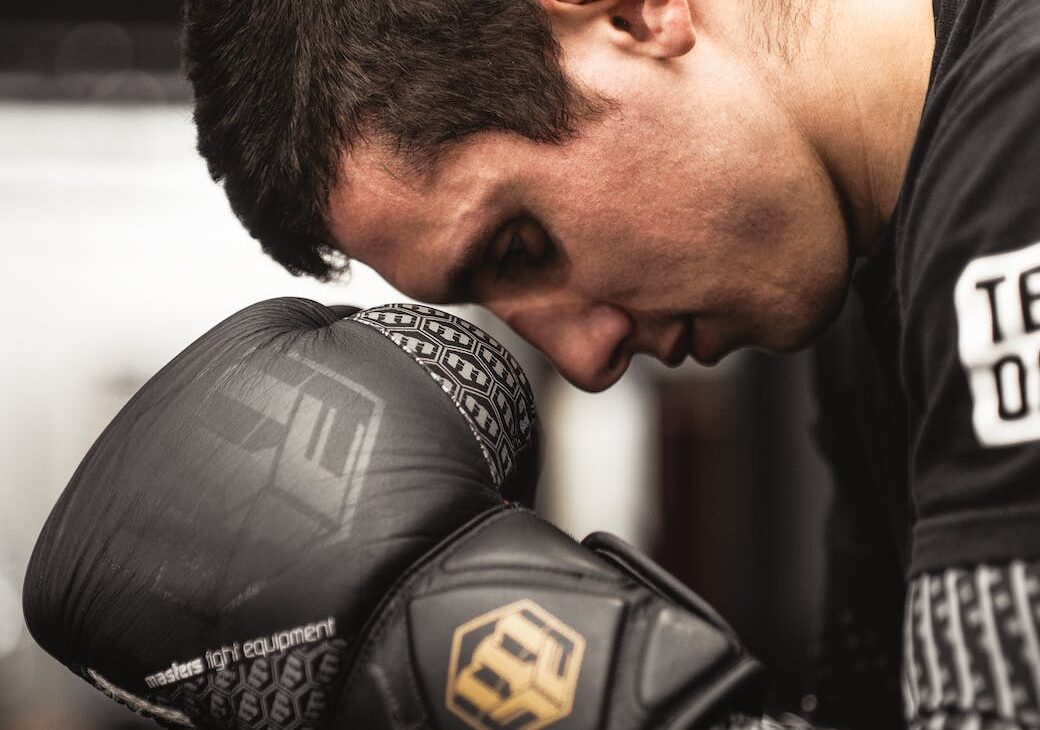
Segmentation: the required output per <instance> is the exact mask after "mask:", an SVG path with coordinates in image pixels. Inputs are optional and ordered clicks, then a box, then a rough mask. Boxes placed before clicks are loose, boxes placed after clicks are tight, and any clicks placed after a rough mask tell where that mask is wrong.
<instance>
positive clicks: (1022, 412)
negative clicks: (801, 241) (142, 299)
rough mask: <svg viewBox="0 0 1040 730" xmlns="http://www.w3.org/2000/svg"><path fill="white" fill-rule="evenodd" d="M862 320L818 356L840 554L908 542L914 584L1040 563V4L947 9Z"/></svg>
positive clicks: (852, 313)
mask: <svg viewBox="0 0 1040 730" xmlns="http://www.w3.org/2000/svg"><path fill="white" fill-rule="evenodd" d="M847 310H848V311H846V312H845V313H844V314H843V321H841V322H839V323H838V325H836V327H835V331H834V332H832V333H830V334H829V335H828V337H827V338H825V341H824V342H823V343H821V346H820V348H819V361H818V373H819V380H820V398H821V422H820V435H821V439H822V444H823V447H824V450H825V452H826V453H827V454H828V455H829V456H830V458H831V461H832V463H833V464H834V469H835V473H836V477H837V479H836V481H837V483H838V500H837V509H838V514H837V516H836V521H835V525H834V530H833V533H834V534H833V539H834V541H835V542H836V543H837V546H838V550H839V552H841V551H843V550H844V551H851V552H853V553H855V552H857V551H864V550H867V549H868V548H869V549H873V548H874V547H877V549H878V550H881V551H884V550H886V549H887V548H885V547H884V546H883V545H882V543H883V542H885V541H888V540H892V544H894V546H895V550H896V555H897V559H898V562H899V563H901V564H902V566H903V568H904V571H905V572H906V573H907V574H909V575H914V574H917V573H920V572H924V571H930V570H936V569H940V568H944V567H948V566H955V565H964V564H974V563H980V562H990V561H1000V562H1006V561H1009V560H1012V559H1015V558H1037V557H1040V3H1037V2H1035V0H943V2H941V3H938V2H937V3H936V50H935V58H934V61H933V69H932V78H931V82H930V85H929V90H928V94H927V97H926V101H925V106H924V111H923V115H922V120H921V125H920V129H919V131H918V135H917V139H916V141H915V144H914V148H913V151H912V154H911V158H910V162H909V168H908V174H907V176H906V179H905V182H904V185H903V189H902V191H901V193H900V198H899V202H898V205H897V207H896V210H895V214H894V216H893V219H892V222H891V226H890V229H889V231H888V233H887V235H886V237H885V239H884V240H882V241H881V242H880V243H879V245H878V246H877V248H876V252H875V253H874V254H873V255H872V257H871V259H870V260H868V261H865V262H863V263H862V265H861V266H860V267H859V269H858V271H857V272H856V275H855V277H854V283H853V290H852V293H851V296H850V302H849V304H848V307H847ZM843 512H848V513H850V514H849V515H846V516H844V517H843V516H842V513H843ZM843 520H845V521H847V523H848V524H843V522H842V521H843ZM870 523H873V524H870Z"/></svg>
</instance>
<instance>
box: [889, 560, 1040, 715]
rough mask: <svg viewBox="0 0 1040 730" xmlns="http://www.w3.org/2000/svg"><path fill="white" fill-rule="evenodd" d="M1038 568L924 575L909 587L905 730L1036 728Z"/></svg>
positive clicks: (1039, 706) (1039, 707)
mask: <svg viewBox="0 0 1040 730" xmlns="http://www.w3.org/2000/svg"><path fill="white" fill-rule="evenodd" d="M1038 621H1040V565H1038V564H1033V563H1026V562H1022V561H1015V562H1012V563H1010V564H1005V565H998V566H992V565H982V566H977V567H975V568H971V569H961V568H950V569H947V570H944V571H941V572H932V573H926V574H924V575H921V576H919V577H917V578H916V579H915V580H913V581H912V582H911V584H910V587H909V590H908V592H907V599H906V612H905V617H904V634H903V652H904V656H903V698H904V703H905V709H906V716H907V723H908V725H909V727H910V728H912V730H918V729H920V730H925V729H928V730H960V729H961V728H964V729H965V730H967V729H969V728H971V729H974V730H1004V729H1005V728H1007V729H1008V730H1011V729H1012V728H1040V643H1038V633H1040V632H1038V626H1037V624H1038Z"/></svg>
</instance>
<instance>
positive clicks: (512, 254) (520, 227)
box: [495, 217, 555, 283]
mask: <svg viewBox="0 0 1040 730" xmlns="http://www.w3.org/2000/svg"><path fill="white" fill-rule="evenodd" d="M554 250H555V247H554V246H553V244H552V242H551V241H550V240H549V236H548V234H547V233H546V232H545V229H543V228H542V226H541V224H539V223H538V222H537V221H536V220H534V219H533V218H529V217H525V218H522V219H520V220H518V221H516V223H514V224H513V225H511V226H510V227H509V230H508V231H506V232H505V235H504V236H503V237H502V239H501V242H500V243H499V252H498V255H497V257H496V259H495V276H496V279H497V280H498V281H505V282H514V283H518V282H520V281H522V280H524V279H526V277H527V276H528V275H530V274H531V273H533V272H535V271H538V272H542V271H543V270H544V269H545V268H546V267H548V266H551V264H552V260H553V251H554Z"/></svg>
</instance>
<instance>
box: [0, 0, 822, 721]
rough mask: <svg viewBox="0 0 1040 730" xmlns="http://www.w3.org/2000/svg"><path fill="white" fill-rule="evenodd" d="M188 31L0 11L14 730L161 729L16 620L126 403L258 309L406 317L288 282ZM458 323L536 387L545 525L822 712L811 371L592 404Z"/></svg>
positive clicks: (718, 371)
mask: <svg viewBox="0 0 1040 730" xmlns="http://www.w3.org/2000/svg"><path fill="white" fill-rule="evenodd" d="M178 12H179V9H178V3H177V2H176V0H150V1H149V2H147V3H141V2H131V1H130V0H127V1H125V2H123V1H117V0H107V1H102V0H51V2H49V3H47V4H40V3H35V2H28V1H27V0H5V2H4V3H2V4H0V309H2V311H3V315H2V319H0V321H2V323H3V340H2V341H3V342H4V356H3V357H2V358H0V505H3V506H2V507H0V728H2V729H3V730H15V729H17V730H27V729H29V728H61V729H62V730H76V729H79V728H91V729H97V730H108V729H115V728H134V727H151V725H150V724H149V723H145V722H144V721H141V720H139V719H138V718H136V717H135V716H133V715H131V714H130V713H128V712H126V711H125V710H123V708H121V707H119V706H117V705H115V704H114V703H110V702H109V701H107V700H105V699H104V698H102V697H101V696H100V695H98V694H97V693H96V692H95V691H94V690H93V689H91V688H90V687H88V686H87V685H86V684H85V683H84V682H82V681H81V680H79V679H78V678H76V677H74V676H73V675H72V674H71V673H69V672H68V671H66V670H65V669H64V668H62V667H60V666H59V665H57V663H56V662H54V661H53V660H51V659H49V658H48V657H47V656H46V655H44V654H43V653H42V652H41V651H39V650H38V649H36V648H35V646H34V644H33V642H32V640H31V639H30V637H29V636H28V634H27V633H26V631H25V629H24V623H23V621H22V617H21V596H20V594H21V583H22V579H23V574H24V568H25V564H26V562H27V560H28V557H29V554H30V552H31V550H32V546H33V542H34V540H35V537H36V534H37V533H38V531H39V529H40V527H41V526H42V524H43V521H44V520H45V518H46V516H47V513H48V511H49V510H50V508H51V506H52V505H53V503H54V501H55V500H56V499H57V497H58V495H59V494H60V492H61V490H62V489H63V487H64V485H65V483H66V482H67V480H68V479H69V477H70V476H71V474H72V472H73V470H74V469H75V467H76V465H77V463H78V462H79V460H80V459H81V458H82V456H83V455H84V454H85V452H86V450H87V449H88V448H89V446H90V444H91V442H92V441H93V439H94V438H95V437H96V436H97V434H98V433H99V432H100V430H101V429H102V428H103V427H104V425H105V424H106V423H107V422H108V421H109V419H111V418H112V416H113V415H115V413H116V411H117V410H118V409H119V408H120V407H121V406H122V404H123V403H124V402H125V401H126V400H127V399H128V398H129V397H130V396H131V394H132V393H133V392H134V391H135V390H136V389H137V388H138V387H139V386H140V385H141V384H143V383H144V381H145V380H146V379H147V378H148V377H150V376H151V375H152V374H153V373H154V372H155V371H156V370H158V368H159V367H161V366H162V365H163V364H165V362H166V361H167V360H169V359H170V358H171V357H172V356H173V355H175V354H176V353H177V352H178V351H180V350H181V349H182V348H183V347H185V346H186V345H187V344H188V343H190V342H191V341H192V340H193V339H194V338H195V337H197V336H198V335H200V334H202V333H203V332H204V331H205V330H207V329H208V328H209V327H210V326H212V325H213V324H215V323H216V322H217V321H219V320H220V319H222V318H223V317H225V316H227V315H228V314H230V313H232V312H234V311H236V310H237V309H240V308H241V307H243V306H245V305H247V304H250V303H252V302H254V301H257V300H260V299H264V298H268V297H272V296H282V295H297V296H305V297H310V298H313V299H316V300H318V301H322V302H325V303H340V302H349V303H353V304H358V305H373V304H378V303H383V302H387V301H394V300H400V299H402V297H401V296H400V295H399V294H397V293H395V292H394V291H393V290H392V289H390V288H389V287H388V286H387V285H386V284H385V283H384V282H382V281H381V280H380V279H379V278H378V277H377V276H376V275H375V274H373V273H372V272H371V271H369V270H367V269H365V268H364V267H361V266H355V267H354V272H353V275H352V276H351V278H350V279H349V280H348V281H347V282H345V283H340V284H336V285H319V284H317V283H316V282H311V281H307V280H303V279H296V278H293V277H291V276H289V275H288V274H286V273H285V272H283V271H282V270H281V269H280V268H279V267H278V266H276V265H275V264H274V263H272V262H271V261H269V260H268V259H266V258H265V257H263V256H262V255H261V254H260V252H259V247H258V245H257V244H256V243H255V242H254V241H252V240H251V239H249V238H248V236H247V235H246V234H245V233H244V232H243V231H242V230H241V228H240V227H239V225H238V223H237V221H236V220H235V218H234V216H233V215H232V213H231V212H230V210H229V208H228V205H227V203H226V202H225V200H224V197H223V193H222V191H221V189H220V188H219V187H218V186H216V185H215V184H214V183H212V182H211V181H210V179H209V177H208V175H207V173H206V169H205V166H204V164H203V163H202V161H201V160H200V159H199V158H198V156H197V154H196V152H195V149H194V130H193V127H192V124H191V112H190V92H189V90H188V88H187V86H186V84H185V82H184V81H183V80H182V79H181V77H180V76H179V74H178V29H177V17H178ZM632 265H633V267H638V265H639V262H637V261H633V262H632ZM461 313H462V314H463V315H464V316H467V317H469V318H470V319H473V320H475V321H477V322H478V323H479V324H482V325H483V326H485V327H486V328H488V329H490V330H492V331H493V333H494V334H496V336H499V337H500V338H501V339H502V340H503V341H504V342H505V343H506V344H507V346H508V347H510V348H511V349H512V350H513V351H514V352H515V353H516V354H517V355H518V357H519V358H520V359H521V361H522V362H523V363H524V365H525V366H526V368H527V370H528V372H529V374H530V375H531V377H532V381H533V382H534V384H535V387H536V391H537V397H538V402H539V407H540V410H541V413H542V418H543V421H544V424H545V431H546V434H547V437H548V450H547V455H546V467H545V470H544V473H543V477H542V484H541V491H540V497H539V509H540V511H541V512H542V513H543V514H544V515H545V516H546V517H548V518H549V519H551V520H553V521H554V522H556V523H557V524H558V525H559V526H560V527H562V528H563V529H565V530H567V531H569V532H570V533H571V534H573V535H574V536H575V537H578V538H581V537H583V536H584V535H586V534H587V533H588V532H590V531H592V530H597V529H605V530H610V531H613V532H615V533H617V534H619V535H621V536H623V537H625V538H627V539H629V540H630V541H632V542H634V543H636V544H637V545H639V546H641V547H643V548H644V549H646V550H647V551H649V552H650V553H651V554H652V555H653V556H654V557H655V558H656V559H657V560H658V561H659V562H661V563H662V564H663V565H664V566H665V567H666V568H668V569H669V570H671V571H672V572H673V573H675V574H676V575H677V576H678V577H679V578H681V579H682V580H683V581H685V582H686V583H688V584H689V585H690V586H692V587H693V588H694V589H695V590H697V591H698V592H699V593H701V594H702V595H703V596H705V597H706V598H707V599H708V600H709V601H711V602H712V603H714V604H715V606H716V607H717V608H718V609H719V610H720V611H721V612H722V613H723V615H725V616H726V617H727V618H728V619H729V620H730V621H731V622H732V623H733V624H734V626H735V627H736V629H737V631H738V633H739V634H740V635H741V636H742V637H743V638H744V640H745V641H746V643H747V644H748V645H749V646H750V647H751V649H752V650H753V651H754V652H755V653H757V654H758V655H759V656H760V657H761V658H763V659H764V660H765V662H766V664H767V665H768V667H769V669H770V670H771V672H770V676H771V678H772V680H771V698H772V699H771V702H772V704H773V706H774V707H776V708H783V709H789V710H798V708H799V707H800V706H803V705H804V704H805V703H809V704H811V702H812V698H811V697H808V698H807V697H805V696H804V695H805V691H806V687H807V686H808V677H807V658H808V654H809V651H810V639H811V636H812V630H813V626H814V624H815V622H816V620H817V611H818V602H819V593H820V576H821V573H822V567H823V560H822V554H821V550H820V543H821V536H822V527H823V524H822V523H823V514H824V511H825V506H826V502H827V499H828V489H829V485H828V477H827V473H826V472H825V470H824V469H823V467H822V466H821V464H820V462H819V460H818V457H817V456H816V454H815V452H814V450H813V447H812V445H811V440H810V429H811V426H812V423H813V405H812V401H811V398H810V396H809V390H808V367H807V362H806V358H805V357H804V356H791V357H785V358H773V357H769V356H766V355H762V354H758V353H742V354H739V355H736V356H732V357H730V358H728V359H727V360H726V361H725V362H724V363H723V364H722V365H720V366H718V367H716V368H713V369H711V370H707V369H703V368H699V367H697V366H696V365H693V364H690V365H687V366H683V367H682V368H680V369H678V370H674V371H669V370H666V369H664V368H662V367H659V366H657V365H655V364H653V363H650V362H637V364H636V365H635V366H634V367H633V368H632V369H631V370H630V371H629V373H628V374H627V375H626V376H625V378H624V379H623V380H622V382H620V383H619V384H618V385H617V386H615V387H614V388H612V389H611V390H610V391H608V392H606V393H604V394H600V395H597V396H589V395H587V394H584V393H580V392H578V391H576V390H575V389H573V388H572V387H570V386H568V385H567V384H566V383H564V382H562V381H561V380H560V379H559V377H558V376H556V375H555V374H554V373H553V372H552V371H551V370H550V369H549V368H548V367H547V366H546V364H545V363H544V361H543V360H541V358H540V357H539V356H538V355H537V354H536V353H534V352H532V351H531V350H530V349H529V348H527V347H525V346H524V345H523V343H520V342H518V341H517V340H516V338H515V337H513V336H512V335H511V334H510V333H508V332H507V331H503V329H502V327H501V326H499V325H498V324H497V323H496V322H494V321H492V320H490V318H489V317H488V316H487V315H486V314H485V313H484V312H482V311H481V310H475V309H468V310H462V311H461Z"/></svg>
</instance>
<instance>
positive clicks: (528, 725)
mask: <svg viewBox="0 0 1040 730" xmlns="http://www.w3.org/2000/svg"><path fill="white" fill-rule="evenodd" d="M584 654H585V639H584V637H582V635H581V634H579V633H578V632H577V631H575V630H574V629H572V628H571V627H570V626H568V625H567V624H565V623H564V622H563V621H561V620H560V619H558V618H556V617H555V616H553V615H552V614H551V613H549V612H548V611H546V610H545V609H544V608H542V607H541V606H539V605H538V604H537V603H535V602H534V601H531V600H528V599H523V600H520V601H516V602H515V603H510V604H509V605H508V606H502V607H501V608H496V609H494V610H493V611H488V612H487V613H485V614H483V615H481V616H478V617H477V618H475V619H473V620H472V621H468V622H467V623H465V624H463V625H462V626H459V627H458V628H457V629H455V634H454V636H453V637H452V642H451V660H450V663H449V667H448V691H447V698H446V702H447V705H448V709H449V710H451V711H452V712H453V713H455V714H456V715H458V716H459V717H460V718H462V719H463V720H465V721H466V724H468V725H469V726H470V727H473V728H476V730H502V729H503V728H509V730H535V729H536V728H542V727H545V726H547V725H549V724H550V723H553V722H556V721H557V720H561V719H563V718H564V717H567V715H569V714H571V709H572V708H573V707H574V692H575V689H576V688H577V685H578V675H579V674H580V673H581V660H582V657H583V656H584Z"/></svg>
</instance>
